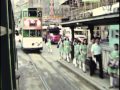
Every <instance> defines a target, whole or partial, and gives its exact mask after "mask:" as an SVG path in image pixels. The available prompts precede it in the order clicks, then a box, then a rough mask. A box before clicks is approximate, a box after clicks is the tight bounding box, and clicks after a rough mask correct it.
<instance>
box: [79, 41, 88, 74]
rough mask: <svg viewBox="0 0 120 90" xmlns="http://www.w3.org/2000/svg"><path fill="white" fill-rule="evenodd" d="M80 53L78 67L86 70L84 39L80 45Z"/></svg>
mask: <svg viewBox="0 0 120 90" xmlns="http://www.w3.org/2000/svg"><path fill="white" fill-rule="evenodd" d="M79 51H80V55H79V68H80V69H82V70H83V72H84V73H85V72H86V65H85V61H86V58H87V40H86V39H84V40H83V42H82V43H81V45H80V50H79Z"/></svg>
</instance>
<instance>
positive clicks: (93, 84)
mask: <svg viewBox="0 0 120 90" xmlns="http://www.w3.org/2000/svg"><path fill="white" fill-rule="evenodd" d="M57 62H58V63H60V64H61V65H62V66H63V67H65V68H66V69H68V70H70V71H71V72H72V73H74V74H76V75H77V76H78V77H80V78H82V79H83V80H84V81H85V82H87V83H89V84H90V85H92V86H93V87H95V88H96V90H109V89H107V88H105V87H98V83H93V82H91V81H90V80H88V79H87V78H85V77H83V76H82V75H80V74H79V73H78V72H77V71H74V70H72V69H71V68H70V67H69V66H67V65H65V63H62V62H61V61H57Z"/></svg>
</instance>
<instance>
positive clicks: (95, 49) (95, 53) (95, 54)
mask: <svg viewBox="0 0 120 90" xmlns="http://www.w3.org/2000/svg"><path fill="white" fill-rule="evenodd" d="M91 52H92V59H93V60H94V61H95V62H96V63H97V62H98V64H99V77H100V78H101V79H103V78H104V77H103V66H102V47H101V46H100V38H99V37H96V38H95V44H93V45H92V47H91Z"/></svg>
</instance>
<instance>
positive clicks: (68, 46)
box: [64, 38, 71, 62]
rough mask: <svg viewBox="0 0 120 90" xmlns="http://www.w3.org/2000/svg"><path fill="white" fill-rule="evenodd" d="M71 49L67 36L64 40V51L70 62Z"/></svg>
mask: <svg viewBox="0 0 120 90" xmlns="http://www.w3.org/2000/svg"><path fill="white" fill-rule="evenodd" d="M70 51H71V47H70V41H69V39H68V38H67V39H65V41H64V53H65V57H66V59H67V61H68V62H70V57H69V54H70Z"/></svg>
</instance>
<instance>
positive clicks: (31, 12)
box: [28, 8, 37, 17]
mask: <svg viewBox="0 0 120 90" xmlns="http://www.w3.org/2000/svg"><path fill="white" fill-rule="evenodd" d="M28 16H29V17H30V16H31V17H32V16H33V17H35V16H37V8H28Z"/></svg>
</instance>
